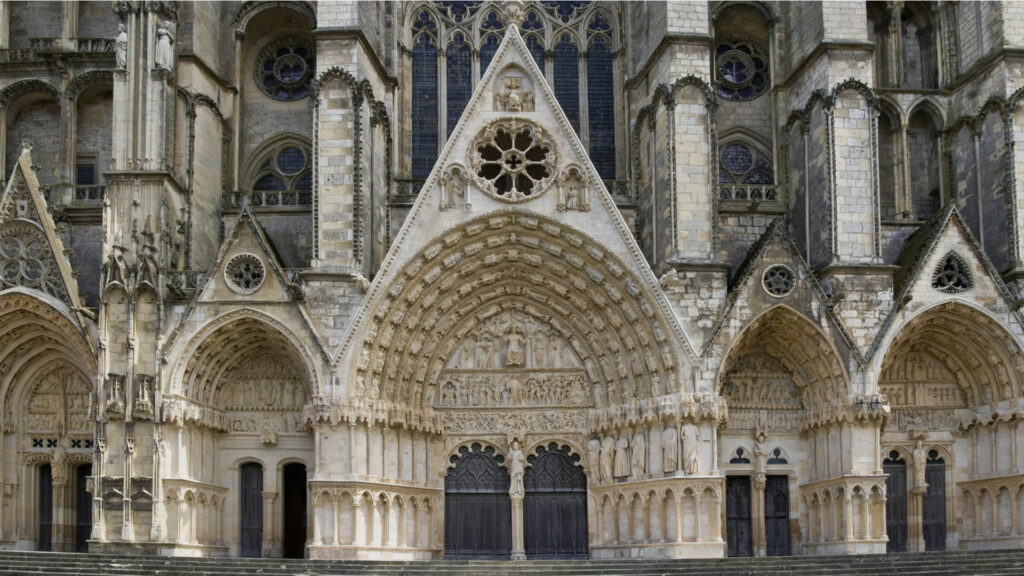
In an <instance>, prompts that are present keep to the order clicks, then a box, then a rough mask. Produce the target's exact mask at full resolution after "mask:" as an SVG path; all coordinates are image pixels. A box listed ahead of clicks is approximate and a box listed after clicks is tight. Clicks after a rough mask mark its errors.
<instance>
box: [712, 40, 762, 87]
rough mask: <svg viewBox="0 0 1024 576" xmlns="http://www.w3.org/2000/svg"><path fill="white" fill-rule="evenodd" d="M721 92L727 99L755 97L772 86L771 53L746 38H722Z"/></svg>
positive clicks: (718, 60)
mask: <svg viewBox="0 0 1024 576" xmlns="http://www.w3.org/2000/svg"><path fill="white" fill-rule="evenodd" d="M715 78H716V80H717V81H718V95H719V96H721V97H722V98H725V99H726V100H734V101H738V102H743V101H747V100H753V99H754V98H757V97H758V96H760V95H761V94H764V91H765V90H766V89H767V88H768V84H769V82H768V57H767V56H766V55H765V52H764V50H762V49H761V47H760V46H758V45H757V43H755V42H753V41H751V40H746V39H735V40H731V41H727V42H722V43H721V44H719V45H718V47H717V48H715Z"/></svg>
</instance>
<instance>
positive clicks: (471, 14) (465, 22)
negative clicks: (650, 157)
mask: <svg viewBox="0 0 1024 576" xmlns="http://www.w3.org/2000/svg"><path fill="white" fill-rule="evenodd" d="M492 5H493V4H492V3H489V2H477V1H462V2H459V1H443V2H433V3H423V4H419V5H418V7H417V8H415V9H414V10H413V11H412V14H413V16H412V18H411V20H410V22H411V24H410V27H409V29H408V30H409V43H408V44H407V46H409V48H408V50H407V54H408V56H409V60H407V61H406V62H407V65H408V66H409V70H410V72H411V74H410V76H411V80H412V89H411V91H410V101H409V111H410V115H409V116H407V118H408V121H410V122H411V126H412V130H411V131H410V132H411V142H410V150H411V152H412V154H411V156H412V158H411V165H410V176H411V177H412V178H414V179H422V178H426V177H427V175H428V174H429V173H430V170H431V169H432V168H433V165H434V163H435V162H436V161H437V156H438V153H439V150H440V148H441V146H442V145H443V143H444V140H445V137H446V136H448V135H450V134H451V132H452V131H453V130H454V128H455V126H456V125H457V124H458V122H459V120H460V118H461V116H462V113H463V112H464V111H465V108H466V106H467V104H468V102H469V99H470V97H471V95H472V92H473V89H474V88H475V86H476V84H477V83H478V82H479V78H480V77H482V76H483V75H484V74H485V73H486V72H487V69H488V67H489V66H490V64H491V62H492V60H493V59H494V56H495V55H496V54H497V50H498V47H499V46H500V45H501V41H502V39H503V38H504V36H505V32H506V31H507V28H508V27H507V23H506V22H505V21H504V16H503V14H502V13H501V11H499V10H495V9H492ZM520 30H521V33H522V35H523V40H524V41H525V43H526V46H527V50H528V51H529V53H530V56H532V57H533V60H534V62H536V64H537V66H538V67H539V68H540V70H541V72H542V73H544V74H545V75H546V79H547V80H548V82H550V85H551V86H552V87H553V88H554V92H555V96H556V97H557V99H558V101H559V104H560V105H561V106H562V108H563V110H565V113H566V115H567V116H568V118H569V121H570V123H571V124H572V126H573V128H574V129H575V130H576V131H577V133H579V134H580V136H581V137H582V139H583V141H584V144H585V145H586V146H588V148H589V151H590V153H591V156H592V159H593V160H594V162H595V165H596V166H597V167H598V171H599V172H600V174H601V175H602V177H603V178H606V179H614V178H615V176H616V174H615V165H616V155H617V154H618V151H617V149H616V147H615V144H616V143H615V132H616V130H615V127H616V97H615V88H614V87H615V74H616V70H618V68H619V64H618V56H617V51H616V48H615V40H614V33H615V26H614V20H613V19H612V17H611V16H610V15H608V14H607V13H606V12H604V11H602V10H600V9H599V8H598V7H597V5H596V4H595V3H594V2H589V1H583V0H577V1H557V2H542V3H539V4H535V5H533V6H532V7H530V9H529V10H527V12H526V17H525V20H524V21H523V23H522V25H521V27H520ZM553 31H554V32H553ZM439 59H440V60H443V62H444V64H443V65H439ZM474 70H475V71H478V75H477V74H474V72H473V71H474ZM584 98H585V100H584ZM406 138H409V136H407V137H406Z"/></svg>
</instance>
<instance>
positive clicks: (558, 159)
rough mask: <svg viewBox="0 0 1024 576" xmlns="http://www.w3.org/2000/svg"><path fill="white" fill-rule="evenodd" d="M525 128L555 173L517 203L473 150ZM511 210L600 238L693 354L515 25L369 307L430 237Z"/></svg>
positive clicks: (419, 201)
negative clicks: (493, 184) (492, 183)
mask: <svg viewBox="0 0 1024 576" xmlns="http://www.w3.org/2000/svg"><path fill="white" fill-rule="evenodd" d="M527 123H529V125H531V126H533V127H536V128H539V129H540V130H539V135H538V136H537V139H536V140H535V142H537V143H551V144H553V146H552V147H551V149H550V150H549V154H548V156H547V157H546V161H547V162H548V174H549V175H550V176H549V177H548V178H544V179H543V180H542V185H539V186H538V187H537V188H538V189H536V190H533V191H532V192H531V194H530V196H529V197H528V198H524V199H520V200H516V199H514V197H515V196H517V195H521V194H520V193H519V191H518V189H517V193H516V194H508V195H507V196H504V197H500V195H499V193H498V192H496V191H495V189H494V188H488V186H487V183H486V182H487V178H486V176H485V174H484V173H483V172H484V171H483V170H481V169H480V166H481V165H482V164H484V163H486V160H487V159H486V157H485V156H486V155H485V154H480V158H479V159H477V158H475V157H474V152H476V151H479V150H481V149H482V143H485V142H490V143H493V142H495V141H496V140H493V139H491V137H492V136H494V135H495V133H496V130H497V129H498V128H499V127H500V128H502V129H512V130H515V127H516V126H520V127H521V126H524V125H526V124H527ZM509 127H511V128H509ZM488 189H490V190H491V191H490V192H488ZM510 208H513V209H522V210H523V211H529V212H533V213H538V214H541V215H544V216H547V217H550V218H554V219H557V220H558V221H559V222H561V223H564V224H566V225H569V226H571V227H572V228H575V229H577V230H579V231H581V232H583V233H586V234H587V235H589V236H590V237H593V238H597V239H600V240H601V242H602V248H603V249H605V250H607V251H608V252H610V253H613V254H614V255H615V256H617V257H618V258H619V259H620V260H621V261H622V262H623V263H625V264H626V265H627V266H628V267H629V269H630V272H632V273H633V274H635V277H637V278H639V279H643V281H645V282H646V283H647V284H648V285H649V286H650V288H651V290H652V292H653V293H655V294H656V295H657V298H658V304H659V305H660V307H661V312H662V314H663V315H664V316H665V317H666V318H668V319H669V320H668V321H669V324H670V326H671V329H672V330H673V331H674V332H675V334H676V336H677V338H678V339H679V341H680V343H681V344H682V345H683V346H684V347H686V348H687V354H688V355H689V356H690V358H691V359H692V358H694V357H695V355H694V346H693V345H692V344H691V343H690V342H689V340H688V339H687V337H686V335H685V334H684V333H683V331H682V329H681V327H680V326H679V323H678V321H677V319H676V317H675V314H674V312H673V311H672V309H671V306H670V305H669V303H668V301H667V299H666V298H665V296H664V294H663V293H662V292H661V289H660V286H659V285H658V282H657V279H656V278H655V277H654V275H653V273H652V272H651V270H650V267H649V266H648V265H647V263H646V261H645V260H644V258H643V255H642V253H641V251H640V249H639V247H638V246H637V244H636V241H635V239H634V238H633V236H632V234H631V231H630V229H629V227H628V226H627V224H626V222H625V220H624V219H623V218H622V215H621V214H620V213H619V211H618V208H617V207H616V206H615V203H614V201H613V200H612V197H611V195H610V194H609V192H608V191H607V189H606V188H605V187H604V184H603V182H602V180H601V178H600V176H599V175H598V173H597V170H596V169H595V168H594V166H593V164H592V163H591V162H590V159H589V157H588V156H587V153H586V151H585V149H584V147H583V144H582V143H581V142H580V139H579V137H578V136H577V134H576V133H575V131H574V130H573V129H572V126H571V124H570V122H569V120H568V118H567V117H566V115H565V113H564V112H563V111H562V109H561V107H560V106H559V104H558V101H557V100H556V98H555V95H554V92H553V91H552V90H551V87H550V86H549V85H548V83H547V82H546V80H545V79H544V75H543V73H542V72H541V71H540V69H539V68H538V67H537V64H536V62H535V61H534V59H533V57H532V56H531V55H530V52H529V50H528V49H527V47H526V44H525V43H524V42H523V39H522V37H521V36H520V34H519V31H518V29H517V27H515V26H510V27H509V29H508V32H507V33H506V35H505V38H504V39H503V41H502V43H501V45H500V46H499V47H498V50H497V52H496V53H495V55H494V58H493V59H492V60H491V64H490V66H489V67H488V69H487V72H486V73H485V74H484V76H483V78H482V79H481V81H480V84H479V85H478V86H477V88H476V90H475V91H474V93H473V96H472V97H471V98H470V100H469V103H468V104H467V106H466V109H465V111H464V112H463V114H462V117H461V119H460V120H459V122H458V124H457V125H456V127H455V129H454V130H453V131H452V134H451V136H450V137H449V139H448V141H447V143H446V144H445V146H444V149H443V150H442V152H441V154H440V155H439V157H438V160H437V163H436V164H435V165H434V168H433V170H432V171H431V173H430V175H429V177H428V178H427V179H426V181H425V183H424V185H423V187H422V189H421V192H420V193H419V195H418V196H417V198H416V202H415V203H414V205H413V207H412V209H411V210H410V212H409V215H408V217H407V218H406V220H405V223H404V224H403V226H402V228H401V230H400V231H399V232H398V234H397V235H396V237H395V241H394V244H393V245H392V247H391V249H390V250H389V252H388V254H387V256H386V257H385V260H384V262H383V265H382V267H381V273H380V274H378V275H377V277H376V278H375V280H374V283H373V286H372V287H371V289H370V293H369V295H368V298H367V302H370V301H372V300H373V296H374V293H375V292H377V291H380V290H381V289H383V288H382V287H384V286H387V285H389V284H390V283H391V282H392V280H393V279H394V277H395V275H396V274H398V270H399V269H400V268H401V267H402V266H403V265H404V264H406V263H408V262H409V261H410V260H411V259H412V258H413V257H415V256H416V254H417V253H418V252H419V251H420V250H421V249H422V248H423V246H425V245H426V244H427V241H428V239H431V238H436V237H439V236H443V235H444V233H445V232H446V231H448V230H451V229H453V228H455V227H457V226H459V225H460V224H462V223H464V222H467V221H469V220H471V219H474V218H478V217H479V216H480V215H481V214H487V213H492V212H499V211H508V210H509V209H510ZM364 312H365V311H364ZM357 325H358V322H356V323H353V324H352V326H351V327H350V330H349V333H348V335H347V337H346V340H348V338H351V336H352V331H353V330H355V329H356V326H357Z"/></svg>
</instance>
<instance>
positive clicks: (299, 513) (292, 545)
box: [282, 464, 306, 558]
mask: <svg viewBox="0 0 1024 576" xmlns="http://www.w3.org/2000/svg"><path fill="white" fill-rule="evenodd" d="M283 525H284V542H283V543H282V548H283V550H284V557H285V558H304V557H305V556H306V466H305V465H304V464H289V465H287V466H285V467H284V524H283Z"/></svg>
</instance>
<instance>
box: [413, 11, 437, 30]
mask: <svg viewBox="0 0 1024 576" xmlns="http://www.w3.org/2000/svg"><path fill="white" fill-rule="evenodd" d="M412 29H413V33H414V34H415V33H418V32H429V33H433V32H434V30H437V24H434V21H433V20H432V19H431V18H430V12H427V11H426V10H424V11H423V12H420V15H419V16H417V17H416V20H415V21H413V23H412Z"/></svg>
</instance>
